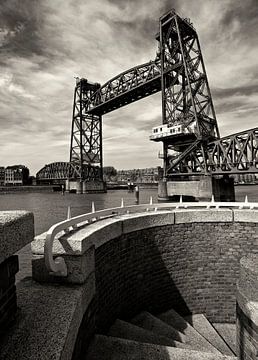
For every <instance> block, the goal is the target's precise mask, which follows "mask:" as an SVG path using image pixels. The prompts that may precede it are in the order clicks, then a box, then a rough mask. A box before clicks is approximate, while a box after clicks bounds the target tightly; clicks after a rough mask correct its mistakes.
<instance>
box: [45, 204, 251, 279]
mask: <svg viewBox="0 0 258 360" xmlns="http://www.w3.org/2000/svg"><path fill="white" fill-rule="evenodd" d="M226 207H227V208H238V209H244V208H246V209H255V208H257V209H258V203H257V202H254V203H252V202H249V201H248V198H247V197H246V198H245V201H244V202H215V201H214V197H212V199H211V201H205V202H183V201H182V197H180V201H179V202H177V203H158V204H152V198H151V201H150V204H143V205H130V206H124V204H123V200H122V202H121V206H120V207H115V208H110V209H105V210H100V211H96V212H95V208H94V206H93V207H92V212H90V213H87V214H83V215H79V216H75V217H73V218H70V219H67V220H64V221H61V222H59V223H57V224H55V225H53V226H51V227H50V229H49V230H48V231H47V234H46V240H45V245H44V257H45V264H46V268H47V269H48V271H49V272H50V273H51V274H52V275H55V276H61V277H66V276H67V266H66V263H65V261H64V259H63V258H62V257H57V258H55V259H54V258H53V243H54V240H55V237H56V235H57V234H58V233H61V232H62V231H64V232H65V233H67V232H69V231H71V230H75V229H76V228H78V225H80V224H81V225H87V224H91V223H93V222H96V221H99V220H103V219H105V218H110V217H113V216H117V215H124V214H130V213H141V212H150V211H154V212H155V211H158V210H174V209H191V208H192V209H194V208H204V209H210V208H215V209H219V208H226Z"/></svg>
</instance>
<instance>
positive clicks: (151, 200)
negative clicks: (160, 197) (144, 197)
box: [150, 196, 152, 205]
mask: <svg viewBox="0 0 258 360" xmlns="http://www.w3.org/2000/svg"><path fill="white" fill-rule="evenodd" d="M150 205H152V196H151V197H150Z"/></svg>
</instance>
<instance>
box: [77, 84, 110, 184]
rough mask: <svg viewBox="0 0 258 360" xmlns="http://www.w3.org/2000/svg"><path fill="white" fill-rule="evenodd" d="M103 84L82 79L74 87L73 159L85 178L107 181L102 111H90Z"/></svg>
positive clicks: (79, 173) (80, 174) (78, 170)
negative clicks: (96, 93)
mask: <svg viewBox="0 0 258 360" xmlns="http://www.w3.org/2000/svg"><path fill="white" fill-rule="evenodd" d="M99 87H100V85H99V84H91V83H89V82H88V81H87V80H86V79H79V80H78V81H77V84H76V87H75V91H74V105H73V121H72V133H71V148H70V163H72V164H73V165H74V167H75V169H76V174H75V178H78V179H80V180H81V181H83V180H86V181H95V180H98V181H103V173H102V129H101V125H102V124H101V115H96V114H90V113H89V112H88V110H89V104H90V98H91V97H92V95H93V94H94V93H95V92H96V91H97V89H98V88H99Z"/></svg>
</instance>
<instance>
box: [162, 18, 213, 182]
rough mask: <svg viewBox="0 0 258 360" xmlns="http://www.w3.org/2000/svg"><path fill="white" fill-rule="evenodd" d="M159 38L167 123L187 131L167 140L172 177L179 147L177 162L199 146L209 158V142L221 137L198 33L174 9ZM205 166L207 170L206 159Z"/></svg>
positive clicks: (166, 161)
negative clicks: (207, 149)
mask: <svg viewBox="0 0 258 360" xmlns="http://www.w3.org/2000/svg"><path fill="white" fill-rule="evenodd" d="M157 39H158V40H159V46H160V57H161V91H162V120H163V124H168V127H174V126H176V125H181V129H182V135H183V134H185V135H184V136H182V135H181V136H178V137H167V138H166V139H163V144H164V150H163V151H164V174H165V176H166V177H169V176H171V175H173V173H174V169H175V168H174V167H173V165H172V164H173V161H174V156H175V155H174V156H173V155H172V154H173V153H174V151H175V150H176V151H177V162H178V161H179V162H180V161H183V159H184V157H185V156H188V155H189V153H191V151H192V149H193V148H194V147H196V146H197V145H198V148H199V149H200V151H201V153H202V155H203V157H204V158H205V154H206V144H207V141H210V140H214V139H217V138H219V130H218V125H217V120H216V115H215V111H214V107H213V103H212V98H211V93H210V89H209V85H208V80H207V75H206V71H205V66H204V62H203V58H202V53H201V48H200V44H199V40H198V36H197V33H196V31H195V29H194V27H193V26H192V24H191V23H190V21H189V20H187V19H182V18H180V17H179V16H178V15H177V14H176V13H175V12H174V11H170V12H169V13H168V14H166V15H164V16H162V17H161V18H160V31H159V34H158V35H157ZM167 74H169V77H168V75H167ZM203 165H204V167H205V172H207V168H206V161H204V162H203Z"/></svg>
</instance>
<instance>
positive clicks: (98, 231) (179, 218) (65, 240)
mask: <svg viewBox="0 0 258 360" xmlns="http://www.w3.org/2000/svg"><path fill="white" fill-rule="evenodd" d="M215 222H223V223H225V222H226V223H233V222H249V223H250V222H253V223H258V210H248V209H243V210H236V209H228V208H226V209H224V208H223V209H213V208H212V209H198V208H196V209H176V210H171V211H168V210H160V211H156V212H153V211H150V212H144V213H132V214H126V215H117V216H114V217H113V218H108V219H103V220H100V221H98V222H96V223H93V224H90V225H84V226H82V227H80V228H78V229H77V230H75V231H72V232H70V233H68V234H65V235H63V236H60V237H59V238H57V239H56V240H55V241H54V245H53V254H54V255H60V254H66V255H75V256H76V255H78V256H81V255H82V254H84V253H85V252H86V251H87V250H88V249H89V248H90V247H91V246H92V245H94V246H95V248H98V247H100V246H102V245H103V244H105V243H106V242H108V241H109V240H111V239H114V238H116V237H119V236H121V235H122V234H127V233H130V232H133V231H137V230H142V229H147V228H150V227H157V226H165V225H174V224H183V223H215ZM45 238H46V233H43V234H41V235H38V236H36V237H35V239H34V241H32V243H31V249H32V253H33V254H35V255H43V254H44V243H45Z"/></svg>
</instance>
